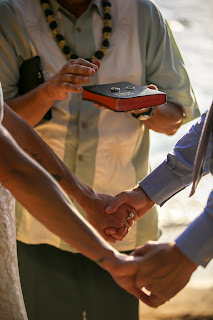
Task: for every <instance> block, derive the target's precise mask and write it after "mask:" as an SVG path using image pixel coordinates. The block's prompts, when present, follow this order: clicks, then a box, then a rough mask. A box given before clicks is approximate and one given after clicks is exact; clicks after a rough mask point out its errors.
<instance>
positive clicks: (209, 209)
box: [140, 111, 213, 267]
mask: <svg viewBox="0 0 213 320" xmlns="http://www.w3.org/2000/svg"><path fill="white" fill-rule="evenodd" d="M206 114H207V111H206V112H204V113H203V114H202V116H201V118H200V119H199V121H198V122H197V123H196V124H195V125H193V126H192V127H191V129H190V130H189V132H188V133H187V134H186V135H184V136H183V137H182V139H180V140H179V141H178V143H177V144H176V146H175V148H174V150H173V152H172V153H170V154H168V155H167V159H166V160H165V161H164V162H163V163H162V164H160V165H159V166H158V167H157V168H156V169H155V170H154V171H153V172H152V173H151V174H149V175H148V176H147V177H146V178H145V179H143V180H142V181H141V182H140V186H141V188H142V189H143V190H144V191H145V192H146V193H147V194H148V196H149V197H150V198H151V199H152V200H153V201H154V202H155V203H156V204H159V205H160V206H162V205H163V204H164V203H165V202H166V201H167V200H168V199H169V198H171V197H172V196H174V195H175V194H176V193H177V192H179V191H181V190H182V189H183V188H185V187H186V186H188V185H189V184H190V183H191V182H192V172H193V167H194V159H195V154H196V151H197V147H198V142H199V139H200V136H201V131H202V128H203V124H204V121H205V118H206ZM212 145H213V136H212V134H211V136H210V139H209V144H208V149H207V155H206V161H205V165H204V168H203V175H205V174H208V173H210V170H211V169H210V168H211V166H210V162H211V160H212V156H213V155H212ZM211 173H213V172H211ZM176 245H177V246H178V248H179V249H180V250H181V251H182V252H183V253H184V254H185V255H186V256H187V257H188V258H189V259H190V260H191V261H193V262H194V263H196V264H197V265H202V266H204V267H205V266H206V265H207V264H208V262H209V261H210V260H211V259H212V258H213V191H212V192H211V193H210V195H209V198H208V201H207V204H206V207H205V208H204V210H203V212H202V214H201V215H200V216H199V217H198V218H197V219H195V220H194V221H193V222H192V223H191V224H190V225H189V227H188V228H187V229H186V230H185V231H184V232H183V233H182V234H181V235H180V236H179V237H178V238H177V239H176Z"/></svg>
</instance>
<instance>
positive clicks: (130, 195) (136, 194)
mask: <svg viewBox="0 0 213 320" xmlns="http://www.w3.org/2000/svg"><path fill="white" fill-rule="evenodd" d="M123 204H126V205H128V206H129V208H134V209H135V210H136V212H137V216H135V217H134V220H137V218H141V217H142V216H143V215H145V214H146V213H147V212H148V211H149V210H150V209H151V208H152V207H153V205H154V202H153V201H152V200H151V199H150V198H149V197H148V195H147V194H146V193H145V192H144V191H143V189H142V188H141V187H137V188H135V189H133V190H131V191H124V192H121V193H120V194H118V195H117V196H116V197H115V198H113V199H112V200H111V201H110V202H109V204H108V206H107V207H106V213H108V214H110V215H111V214H112V213H114V212H116V210H118V208H119V207H120V206H121V205H123ZM130 211H131V210H130ZM105 233H106V234H108V235H113V237H115V238H116V236H117V233H116V232H115V230H114V229H113V228H108V229H106V230H105Z"/></svg>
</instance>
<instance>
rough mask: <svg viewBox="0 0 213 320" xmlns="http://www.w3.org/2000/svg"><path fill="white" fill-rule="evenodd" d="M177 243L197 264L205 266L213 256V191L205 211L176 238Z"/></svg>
mask: <svg viewBox="0 0 213 320" xmlns="http://www.w3.org/2000/svg"><path fill="white" fill-rule="evenodd" d="M176 245H177V247H178V248H179V249H180V250H181V251H182V252H183V253H184V254H185V255H186V256H187V257H188V258H189V259H190V260H191V261H193V262H194V263H195V264H197V265H201V266H203V267H205V266H206V265H207V264H208V263H209V261H210V260H211V259H212V258H213V191H212V192H211V193H210V196H209V199H208V202H207V205H206V208H205V209H204V211H203V213H202V214H201V215H200V216H199V217H198V218H197V219H195V220H194V221H193V222H192V223H191V224H190V225H189V227H188V228H187V229H186V230H185V231H184V232H183V233H182V234H181V235H180V236H179V237H178V238H177V239H176Z"/></svg>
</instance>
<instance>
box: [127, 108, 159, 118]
mask: <svg viewBox="0 0 213 320" xmlns="http://www.w3.org/2000/svg"><path fill="white" fill-rule="evenodd" d="M154 109H155V108H154V107H151V108H149V110H148V111H145V112H141V113H132V116H133V117H134V118H136V119H138V120H141V121H146V120H148V119H150V118H151V117H152V116H153V113H154Z"/></svg>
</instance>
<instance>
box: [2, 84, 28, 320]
mask: <svg viewBox="0 0 213 320" xmlns="http://www.w3.org/2000/svg"><path fill="white" fill-rule="evenodd" d="M2 117H3V97H2V90H1V84H0V126H1V121H2ZM0 319H1V320H27V314H26V310H25V306H24V300H23V296H22V290H21V285H20V279H19V272H18V262H17V250H16V228H15V201H14V198H13V197H12V195H11V193H10V192H9V191H8V190H7V189H5V188H4V187H3V186H2V185H1V184H0Z"/></svg>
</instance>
